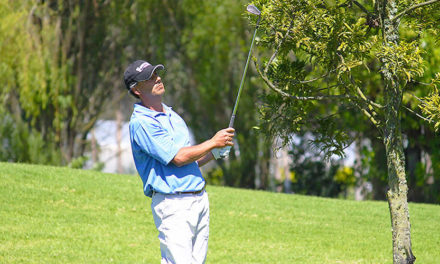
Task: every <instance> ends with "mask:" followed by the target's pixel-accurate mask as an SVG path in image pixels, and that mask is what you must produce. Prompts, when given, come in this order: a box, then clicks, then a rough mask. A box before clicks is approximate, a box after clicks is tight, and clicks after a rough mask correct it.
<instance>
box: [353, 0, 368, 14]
mask: <svg viewBox="0 0 440 264" xmlns="http://www.w3.org/2000/svg"><path fill="white" fill-rule="evenodd" d="M351 2H353V3H354V4H355V5H357V6H358V7H359V8H360V9H361V10H362V11H364V12H365V13H366V14H367V15H369V14H370V12H369V11H368V10H367V9H366V8H365V7H364V6H363V5H361V4H360V3H359V2H358V1H356V0H353V1H351Z"/></svg>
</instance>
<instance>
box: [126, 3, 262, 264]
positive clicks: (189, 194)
mask: <svg viewBox="0 0 440 264" xmlns="http://www.w3.org/2000/svg"><path fill="white" fill-rule="evenodd" d="M247 10H248V12H250V13H252V14H256V15H258V16H259V18H258V22H257V26H256V28H255V33H254V36H253V39H252V43H251V50H252V45H253V43H254V39H255V34H256V31H257V28H258V23H259V21H260V11H259V10H258V9H257V8H256V7H255V6H253V5H250V6H248V8H247ZM250 54H251V51H249V55H248V59H247V62H246V66H245V69H244V73H243V77H242V81H241V84H240V89H239V92H238V95H237V99H236V102H235V106H234V111H233V113H232V116H231V121H230V123H229V127H228V128H226V129H223V130H220V131H218V132H217V133H216V134H215V136H214V137H212V138H211V139H209V140H207V141H205V142H203V143H201V144H199V145H195V146H191V145H190V143H189V132H188V128H187V126H186V124H185V122H184V121H183V119H182V118H181V117H180V116H179V115H178V114H177V113H175V112H174V111H173V110H172V109H171V107H168V106H167V105H165V104H164V103H162V96H163V94H164V92H165V87H164V85H163V83H162V79H161V78H160V77H159V75H158V73H157V71H158V70H163V69H164V66H163V65H161V64H158V65H155V66H154V65H151V64H150V63H148V62H146V61H142V60H137V61H135V62H133V63H132V64H130V65H129V66H128V67H127V69H126V71H125V73H124V83H125V86H126V88H127V89H128V90H129V92H130V93H131V94H132V95H133V96H135V97H136V98H138V99H140V102H139V103H137V104H135V105H134V111H133V114H132V116H131V119H130V125H129V129H130V140H131V146H132V151H133V157H134V161H135V165H136V169H137V171H138V173H139V175H140V176H141V178H142V182H143V188H144V193H145V195H146V196H148V197H151V198H152V202H151V210H152V212H153V218H154V223H155V225H156V228H157V230H158V231H159V241H160V251H161V255H162V260H161V263H162V264H164V263H177V264H180V263H182V264H194V263H205V260H206V254H207V249H208V237H209V201H208V194H207V193H206V191H205V184H206V182H205V179H204V178H203V176H202V174H201V172H200V169H199V167H201V166H203V165H204V164H206V163H207V162H209V161H210V160H212V159H213V158H216V159H218V158H224V157H226V156H227V155H228V154H229V150H230V148H231V146H233V142H232V139H233V137H234V128H233V123H234V119H235V113H236V111H237V105H238V101H239V98H240V94H241V89H242V86H243V80H244V78H245V75H246V69H247V66H248V64H249V58H250Z"/></svg>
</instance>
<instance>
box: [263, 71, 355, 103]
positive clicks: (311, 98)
mask: <svg viewBox="0 0 440 264" xmlns="http://www.w3.org/2000/svg"><path fill="white" fill-rule="evenodd" d="M255 68H256V69H257V72H258V73H259V74H260V76H261V78H263V81H264V82H265V83H266V84H267V86H268V87H269V88H270V89H272V90H273V91H275V92H276V93H278V94H280V95H282V96H284V97H288V98H290V99H294V100H304V101H319V100H331V99H356V98H355V97H353V96H350V95H345V94H338V95H315V96H295V95H291V94H288V93H286V92H284V91H282V90H280V89H279V88H277V87H276V86H275V85H274V84H273V83H272V82H271V81H270V80H269V79H268V78H267V77H266V75H264V74H263V73H262V72H261V70H260V68H259V67H258V65H255Z"/></svg>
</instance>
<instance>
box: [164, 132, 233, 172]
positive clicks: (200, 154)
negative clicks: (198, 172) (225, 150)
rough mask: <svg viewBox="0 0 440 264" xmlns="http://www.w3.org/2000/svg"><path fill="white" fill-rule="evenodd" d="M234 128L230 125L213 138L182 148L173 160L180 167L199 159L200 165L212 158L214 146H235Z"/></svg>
mask: <svg viewBox="0 0 440 264" xmlns="http://www.w3.org/2000/svg"><path fill="white" fill-rule="evenodd" d="M234 131H235V130H234V129H233V128H231V127H229V128H225V129H222V130H220V131H218V132H217V134H215V136H213V137H212V138H211V139H209V140H207V141H205V142H203V143H201V144H199V145H195V146H190V147H183V148H181V149H180V150H179V151H178V152H177V154H176V156H174V158H173V159H172V160H171V162H172V163H173V164H174V165H176V166H178V167H180V166H183V165H186V164H189V163H192V162H194V161H199V162H201V163H199V166H203V165H204V164H205V163H207V162H208V161H210V160H211V159H212V154H211V153H210V152H211V150H212V149H214V148H222V147H225V146H233V145H234V143H233V142H232V137H234Z"/></svg>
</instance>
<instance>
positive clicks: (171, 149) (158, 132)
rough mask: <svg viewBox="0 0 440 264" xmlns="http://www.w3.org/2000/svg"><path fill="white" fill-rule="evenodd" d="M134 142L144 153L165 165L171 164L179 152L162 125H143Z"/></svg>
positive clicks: (138, 129)
mask: <svg viewBox="0 0 440 264" xmlns="http://www.w3.org/2000/svg"><path fill="white" fill-rule="evenodd" d="M133 140H134V142H135V143H136V144H137V145H138V146H139V147H140V149H141V150H142V151H143V152H145V153H146V154H148V155H150V156H151V157H153V158H154V159H156V160H158V161H159V162H160V163H162V164H163V165H167V164H168V163H170V161H171V160H173V158H174V157H175V156H176V154H177V152H178V151H179V148H178V146H176V144H175V142H174V139H173V138H172V137H171V135H170V134H169V133H168V132H167V131H166V130H165V129H164V128H163V127H162V126H160V124H152V123H141V124H140V125H139V126H138V127H137V129H136V131H135V133H134V135H133Z"/></svg>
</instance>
